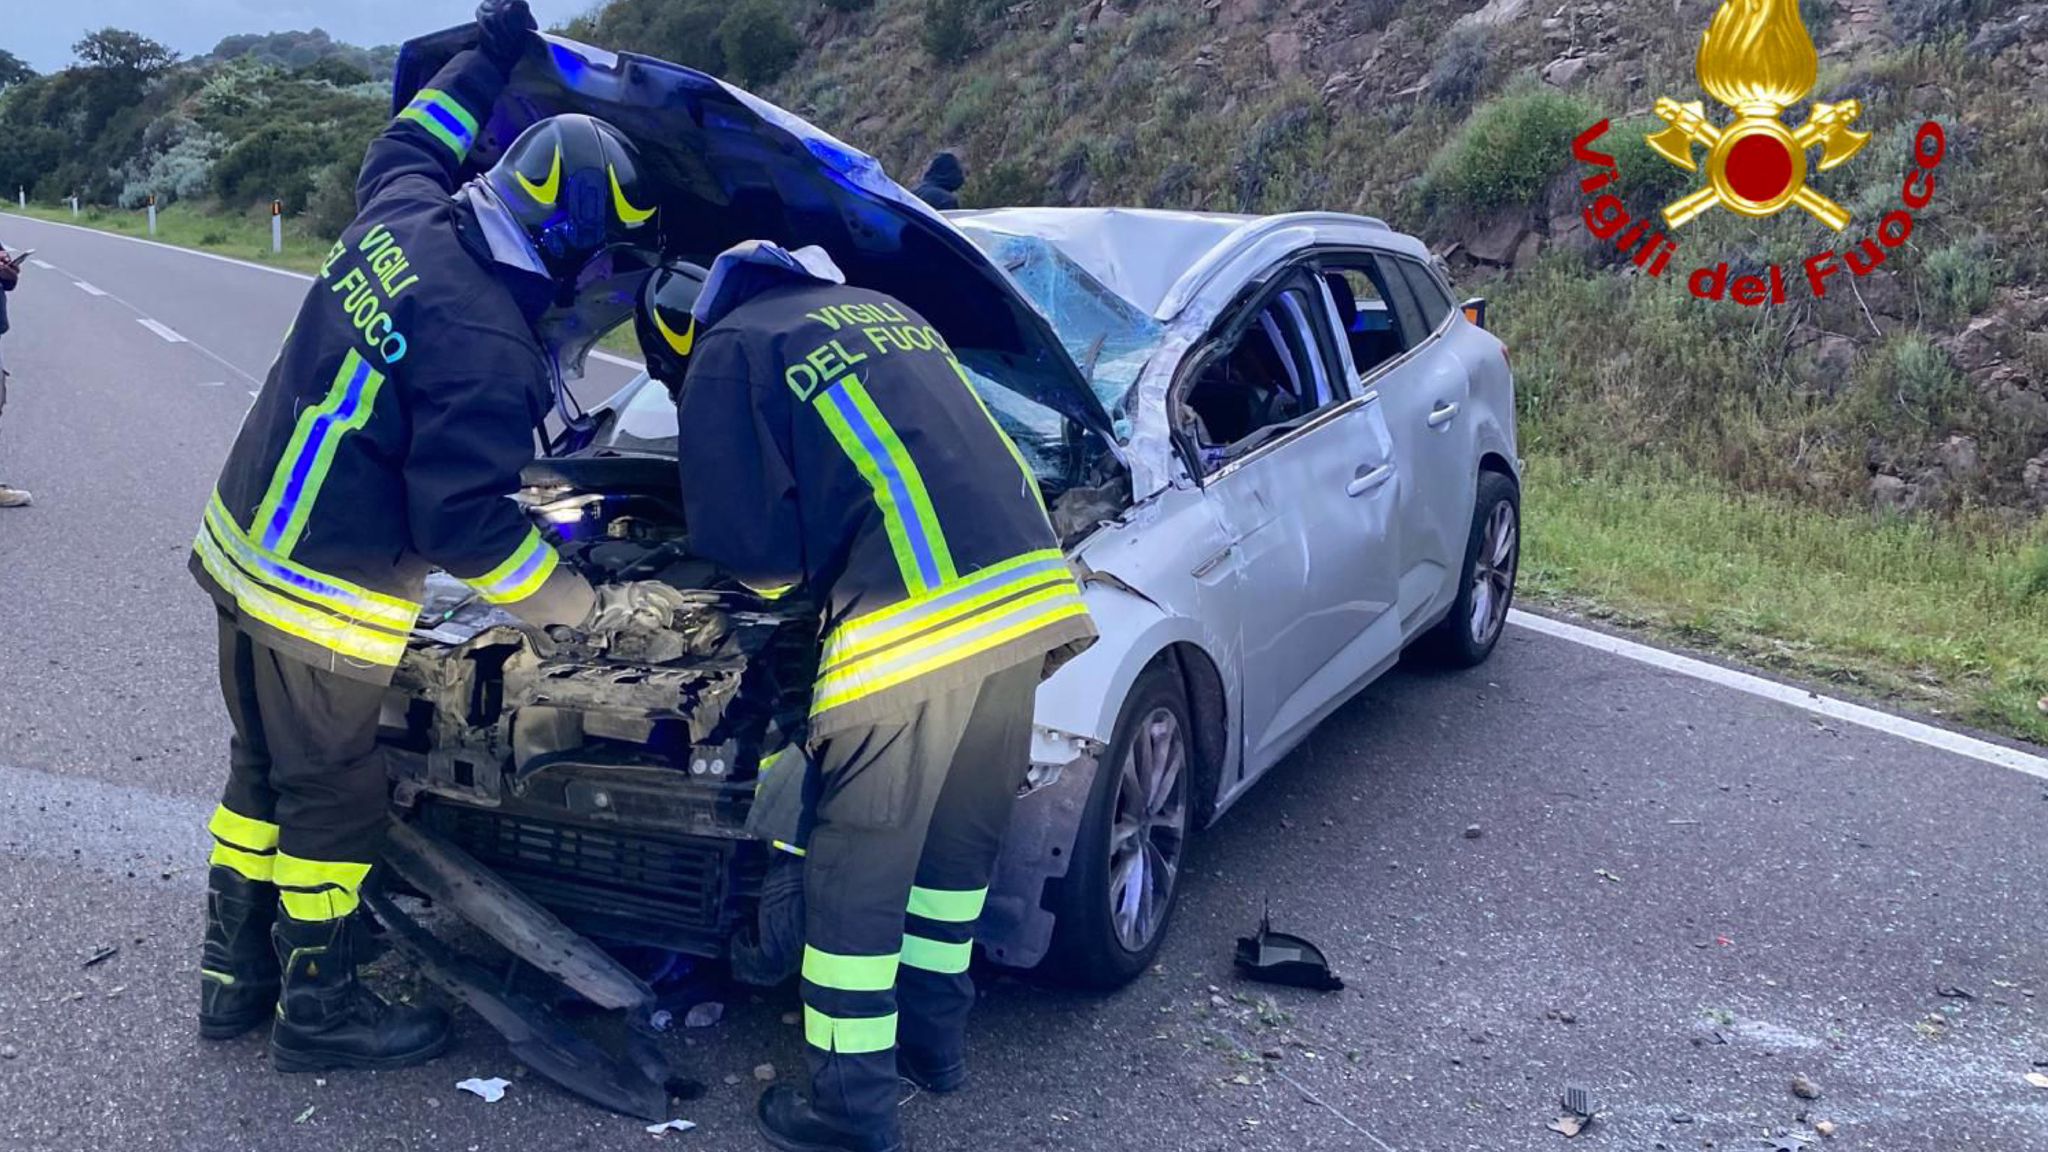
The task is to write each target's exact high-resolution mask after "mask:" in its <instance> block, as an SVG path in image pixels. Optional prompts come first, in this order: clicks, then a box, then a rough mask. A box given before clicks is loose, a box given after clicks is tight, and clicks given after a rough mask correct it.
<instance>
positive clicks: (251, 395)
mask: <svg viewBox="0 0 2048 1152" xmlns="http://www.w3.org/2000/svg"><path fill="white" fill-rule="evenodd" d="M255 398H256V390H255V389H254V388H251V389H249V399H251V400H254V399H255Z"/></svg>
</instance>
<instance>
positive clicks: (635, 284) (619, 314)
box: [534, 244, 661, 376]
mask: <svg viewBox="0 0 2048 1152" xmlns="http://www.w3.org/2000/svg"><path fill="white" fill-rule="evenodd" d="M660 262H661V257H660V255H659V254H658V253H656V252H654V251H652V250H650V249H646V248H641V247H638V246H637V245H632V244H614V245H611V246H610V247H607V248H603V249H600V250H599V251H598V253H597V254H596V255H594V256H592V257H591V258H590V259H589V260H586V261H584V263H583V266H582V267H581V268H579V269H577V271H576V276H575V279H574V280H573V282H572V283H571V284H570V285H568V286H566V287H564V289H563V290H562V293H561V295H560V296H558V297H557V298H556V301H555V304H554V306H552V307H550V308H549V309H548V310H547V311H546V312H543V313H542V314H541V317H540V320H539V321H537V322H536V323H535V324H534V331H535V332H536V333H537V334H538V335H539V336H540V339H541V343H542V345H544V346H545V347H546V348H547V350H548V353H549V354H550V355H552V356H553V357H554V358H555V363H556V364H558V365H560V367H561V370H562V372H563V373H564V374H567V375H570V376H581V375H582V374H583V365H584V361H585V360H586V359H588V357H589V356H590V350H591V349H592V348H594V347H596V345H597V342H598V341H599V340H601V339H603V338H604V335H605V333H607V332H610V331H611V330H612V329H614V328H617V327H618V326H619V325H621V324H623V323H625V322H626V321H628V320H631V319H632V318H633V309H634V307H635V306H636V305H637V304H638V303H639V300H640V289H641V287H642V286H643V285H645V284H646V283H647V278H648V277H649V276H650V275H652V274H653V273H654V270H655V268H656V267H658V266H659V265H660Z"/></svg>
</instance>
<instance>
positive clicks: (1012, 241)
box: [967, 228, 1164, 435]
mask: <svg viewBox="0 0 2048 1152" xmlns="http://www.w3.org/2000/svg"><path fill="white" fill-rule="evenodd" d="M967 235H968V238H969V239H971V240H973V241H974V242H975V243H976V244H977V245H979V246H980V247H981V250H982V251H983V252H986V253H988V256H989V259H991V260H994V261H995V262H996V263H997V264H1000V265H1002V267H1003V270H1004V271H1005V272H1008V273H1009V274H1010V279H1011V280H1013V281H1015V282H1016V284H1017V287H1018V288H1020V289H1022V290H1023V292H1024V294H1025V295H1026V296H1028V297H1030V299H1031V302H1032V304H1034V305H1036V306H1037V308H1038V310H1039V311H1040V312H1042V313H1044V314H1045V318H1046V319H1047V320H1049V321H1051V322H1052V327H1053V331H1055V332H1057V333H1058V334H1059V338H1060V343H1062V344H1064V345H1066V349H1067V354H1068V355H1070V356H1072V357H1073V358H1074V363H1076V364H1079V365H1080V366H1081V370H1082V371H1083V372H1084V373H1086V374H1087V376H1088V383H1089V385H1090V386H1091V387H1092V388H1094V390H1095V395H1096V396H1097V397H1098V398H1100V399H1101V401H1102V406H1103V407H1104V408H1107V409H1108V410H1109V412H1110V414H1111V416H1112V417H1113V418H1115V420H1116V421H1117V423H1118V424H1119V425H1122V424H1123V423H1124V420H1125V413H1124V408H1123V405H1124V398H1125V397H1126V396H1127V395H1128V394H1129V393H1130V390H1131V385H1133V384H1135V383H1137V380H1138V374H1139V373H1140V372H1142V371H1144V368H1145V364H1146V362H1147V361H1149V360H1150V359H1151V358H1152V353H1154V352H1155V351H1157V350H1158V348H1159V342H1160V340H1161V338H1162V336H1163V334H1164V330H1163V329H1162V328H1161V326H1160V324H1159V322H1158V321H1156V320H1154V319H1152V318H1151V317H1150V316H1147V315H1145V314H1144V313H1143V312H1140V311H1139V310H1138V309H1137V308H1136V307H1135V306H1134V305H1132V304H1131V302H1130V301H1128V300H1125V299H1124V298H1123V297H1121V296H1118V295H1117V294H1116V293H1114V292H1112V291H1110V290H1109V289H1108V288H1105V287H1103V286H1102V283H1101V281H1098V280H1097V279H1095V278H1094V277H1093V276H1090V275H1089V274H1088V273H1087V271H1085V270H1084V269H1083V268H1082V267H1081V266H1080V265H1079V264H1076V263H1074V261H1072V260H1070V259H1068V258H1067V255H1066V254H1065V253H1063V252H1061V251H1060V250H1059V249H1058V248H1056V247H1054V246H1053V245H1052V244H1051V243H1050V242H1049V241H1046V240H1042V239H1040V238H1038V237H1036V236H1023V235H1019V234H1016V233H1012V232H998V231H994V230H992V229H988V228H972V229H968V230H967ZM1122 432H1123V429H1122V428H1121V427H1119V428H1118V433H1119V434H1120V435H1121V434H1122Z"/></svg>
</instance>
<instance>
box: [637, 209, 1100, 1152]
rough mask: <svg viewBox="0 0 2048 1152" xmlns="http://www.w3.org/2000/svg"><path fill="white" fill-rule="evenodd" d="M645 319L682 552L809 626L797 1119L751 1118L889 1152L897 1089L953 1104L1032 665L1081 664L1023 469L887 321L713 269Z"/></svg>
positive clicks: (1020, 767) (980, 415) (655, 290)
mask: <svg viewBox="0 0 2048 1152" xmlns="http://www.w3.org/2000/svg"><path fill="white" fill-rule="evenodd" d="M666 275H668V274H667V273H660V274H657V277H656V279H655V280H654V281H651V282H650V284H649V287H648V289H647V291H646V294H645V296H644V297H643V302H642V309H643V312H645V311H648V310H652V311H653V312H654V315H653V316H652V317H651V319H652V321H653V323H643V324H641V325H640V326H639V327H640V330H641V331H642V332H643V333H645V332H647V331H649V330H650V329H652V330H653V331H655V332H656V333H657V334H659V335H660V339H658V340H651V341H650V340H645V339H644V338H643V347H644V349H645V351H646V352H647V356H648V367H649V370H650V372H652V373H653V374H655V375H656V376H658V377H660V378H662V379H664V380H667V379H671V378H674V377H676V376H677V375H679V374H680V375H681V378H682V381H683V384H682V388H681V390H680V393H679V396H678V399H677V420H678V425H679V427H680V430H681V436H682V441H681V442H680V443H679V444H678V446H677V453H676V454H677V457H678V459H679V461H680V469H681V481H682V493H683V506H684V514H685V517H686V520H687V522H688V524H689V526H690V542H691V549H692V551H693V552H695V553H696V554H698V555H699V556H702V557H703V558H704V559H707V560H709V561H711V562H713V563H715V564H718V565H720V566H721V567H723V568H725V569H726V570H727V571H729V572H730V573H732V574H733V575H734V576H735V577H736V578H738V579H739V580H740V581H741V582H742V583H744V584H745V585H746V586H747V587H748V588H750V589H753V590H754V591H755V592H756V594H758V595H760V596H762V597H763V598H766V599H770V600H773V599H776V598H779V597H782V596H785V595H789V594H791V593H792V592H793V591H795V590H797V589H801V590H802V592H803V594H804V595H806V596H807V597H809V598H811V599H814V600H816V601H817V602H818V603H819V604H820V606H821V608H822V612H823V619H822V620H821V629H820V630H821V634H822V637H823V643H822V654H821V656H820V660H819V673H818V678H817V680H816V682H815V684H814V685H813V687H812V697H811V708H810V746H809V751H810V754H811V759H812V760H813V762H814V763H815V765H816V769H817V773H818V781H819V798H818V804H817V810H816V813H815V823H814V826H813V828H812V830H811V833H810V836H809V842H808V844H807V845H806V847H805V850H806V851H807V853H808V855H807V856H806V857H805V865H804V903H805V926H804V929H805V930H804V938H805V944H804V952H803V966H802V971H803V999H804V1038H805V1040H806V1042H807V1054H808V1059H809V1065H810V1094H809V1097H808V1099H806V1098H805V1097H804V1096H803V1095H802V1094H800V1093H799V1092H798V1091H797V1090H796V1089H795V1088H793V1087H789V1086H786V1085H782V1086H777V1087H774V1088H770V1089H769V1090H768V1091H767V1092H766V1093H764V1094H763V1095H762V1097H761V1100H760V1103H759V1105H758V1108H757V1111H756V1123H757V1126H758V1127H759V1129H760V1131H761V1133H762V1135H763V1136H764V1137H765V1138H766V1139H767V1140H768V1142H769V1143H771V1144H773V1145H774V1146H775V1147H777V1148H780V1149H783V1150H784V1152H894V1150H896V1149H900V1148H901V1147H902V1146H903V1137H902V1132H901V1128H900V1125H899V1122H898V1118H897V1093H898V1087H897V1080H898V1076H899V1074H900V1075H902V1076H906V1077H908V1078H909V1079H910V1080H911V1081H912V1082H914V1083H917V1084H919V1085H921V1086H923V1087H925V1088H927V1089H929V1090H931V1091H935V1092H950V1091H953V1090H956V1089H958V1088H959V1087H960V1086H961V1085H962V1084H963V1083H964V1082H965V1080H966V1075H967V1064H966V1051H965V1031H966V1024H967V1015H968V1012H969V1010H970V1009H971V1008H972V1007H973V1004H974V983H973V981H972V979H971V978H970V977H969V975H968V964H969V961H970V959H971V957H972V954H973V950H974V942H973V941H974V925H975V922H976V921H977V920H979V919H980V918H981V912H982V906H983V904H984V902H985V901H986V899H987V897H988V884H989V880H990V877H991V875H992V874H993V872H994V869H995V862H996V856H997V853H998V851H999V850H1000V848H1001V845H1002V839H1003V834H1004V832H1005V830H1006V829H1007V827H1008V825H1009V821H1010V815H1011V811H1012V808H1013V806H1014V804H1015V801H1016V796H1017V791H1018V789H1019V788H1020V787H1021V786H1022V784H1023V782H1024V779H1025V776H1026V774H1027V772H1028V771H1029V767H1030V764H1029V761H1030V740H1031V716H1032V705H1033V701H1034V698H1035V696H1036V692H1037V688H1038V683H1039V681H1040V679H1041V678H1042V677H1043V675H1044V673H1045V670H1046V668H1047V665H1048V663H1049V658H1057V657H1058V656H1065V655H1071V654H1072V653H1075V652H1078V651H1079V650H1081V649H1082V648H1085V647H1086V646H1087V645H1088V644H1089V643H1091V642H1093V640H1094V638H1095V635H1096V633H1095V627H1094V624H1093V622H1092V621H1091V620H1090V619H1089V617H1088V611H1087V608H1086V606H1085V605H1084V604H1083V603H1082V599H1081V590H1080V586H1079V584H1078V582H1077V581H1076V580H1075V578H1074V575H1073V573H1072V572H1071V570H1069V568H1068V566H1067V562H1066V557H1065V556H1064V554H1062V552H1061V551H1060V548H1059V542H1058V539H1057V538H1056V536H1055V535H1054V533H1053V529H1052V525H1051V523H1050V522H1049V520H1048V518H1047V515H1046V509H1045V505H1044V503H1043V502H1042V499H1041V497H1040V494H1039V489H1038V483H1037V481H1036V480H1035V479H1034V478H1033V476H1032V474H1031V471H1030V468H1029V467H1028V466H1027V465H1026V464H1025V462H1024V459H1023V456H1022V455H1021V454H1020V453H1019V452H1018V450H1017V448H1016V446H1015V445H1014V444H1013V443H1012V442H1011V441H1010V439H1009V437H1008V436H1006V435H1005V434H1004V433H1003V431H1002V429H1001V428H999V427H998V426H997V424H996V422H995V419H994V417H992V416H991V415H990V413H989V410H988V409H987V408H986V407H984V406H983V404H982V402H981V399H980V397H979V396H977V395H976V393H975V391H974V389H973V386H972V384H971V383H970V381H969V378H968V375H967V372H966V369H965V368H964V367H962V365H961V364H960V362H959V361H958V360H957V359H956V358H955V357H954V355H953V350H952V348H951V347H950V346H949V345H948V344H947V343H946V340H945V338H944V337H943V336H941V335H940V334H939V332H938V331H937V330H936V329H934V328H933V327H932V326H931V325H930V324H928V323H926V322H925V320H924V319H923V318H922V317H920V316H918V315H917V314H916V313H915V312H913V311H912V310H911V309H910V308H909V307H907V306H906V305H904V304H903V303H902V302H900V301H898V300H895V299H892V298H890V297H888V296H885V295H883V294H881V293H879V292H872V291H866V290H863V289H858V288H849V287H847V286H845V282H844V277H843V275H841V273H840V272H839V269H838V268H837V267H836V266H834V264H833V263H832V261H831V259H830V258H829V257H828V256H827V255H826V254H825V253H824V252H823V251H821V250H819V249H816V248H806V249H803V250H801V251H798V252H794V253H792V252H788V251H785V250H783V249H781V248H779V247H776V246H774V245H772V244H768V243H765V242H762V241H750V242H748V243H745V244H742V245H740V246H738V247H736V248H734V249H732V250H730V251H728V252H726V253H725V254H724V255H722V256H720V257H719V258H718V261H717V262H716V263H715V264H714V265H713V267H712V269H711V273H710V275H709V276H708V277H707V278H706V279H705V281H704V284H703V288H702V291H701V294H698V295H697V296H696V301H695V304H694V305H693V306H692V308H691V312H690V313H689V314H687V315H682V314H678V315H673V316H668V315H663V314H662V311H663V310H662V298H661V297H662V293H661V289H662V287H663V277H664V276H666Z"/></svg>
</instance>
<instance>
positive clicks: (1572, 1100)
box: [1544, 1087, 1593, 1139]
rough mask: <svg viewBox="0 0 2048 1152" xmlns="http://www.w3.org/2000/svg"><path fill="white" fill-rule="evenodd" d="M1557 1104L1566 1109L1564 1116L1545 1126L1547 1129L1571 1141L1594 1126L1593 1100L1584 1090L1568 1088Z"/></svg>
mask: <svg viewBox="0 0 2048 1152" xmlns="http://www.w3.org/2000/svg"><path fill="white" fill-rule="evenodd" d="M1557 1103H1558V1105H1559V1107H1562V1108H1563V1109H1564V1115H1562V1116H1559V1117H1558V1118H1557V1119H1555V1120H1552V1121H1551V1122H1550V1123H1548V1124H1545V1125H1544V1127H1545V1128H1548V1129H1550V1130H1551V1131H1552V1132H1555V1133H1557V1134H1558V1135H1560V1136H1563V1137H1565V1138H1566V1139H1570V1138H1571V1137H1573V1136H1577V1135H1578V1134H1579V1133H1581V1132H1584V1131H1585V1130H1586V1129H1588V1128H1590V1127H1592V1126H1593V1100H1592V1097H1591V1096H1590V1095H1588V1094H1587V1092H1586V1090H1585V1089H1584V1088H1578V1087H1568V1088H1566V1089H1565V1090H1564V1095H1563V1096H1562V1097H1560V1098H1559V1099H1558V1102H1557Z"/></svg>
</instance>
